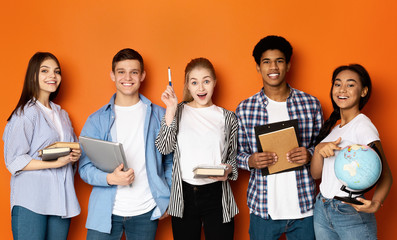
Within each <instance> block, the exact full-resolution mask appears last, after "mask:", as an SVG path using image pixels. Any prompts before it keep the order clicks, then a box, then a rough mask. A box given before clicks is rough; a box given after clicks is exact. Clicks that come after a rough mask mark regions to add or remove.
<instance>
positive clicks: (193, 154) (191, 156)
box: [178, 105, 225, 185]
mask: <svg viewBox="0 0 397 240" xmlns="http://www.w3.org/2000/svg"><path fill="white" fill-rule="evenodd" d="M178 146H179V151H180V165H181V170H182V179H183V181H186V182H188V183H190V184H193V185H204V184H208V183H213V182H215V180H212V179H209V178H200V179H196V178H193V176H194V175H193V168H194V167H196V166H197V165H200V164H209V165H219V164H221V160H222V159H221V158H222V151H223V148H224V146H225V120H224V116H223V110H222V108H220V107H217V106H215V105H212V106H210V107H205V108H193V107H190V106H188V105H185V106H184V108H183V112H182V117H181V120H180V122H179V132H178Z"/></svg>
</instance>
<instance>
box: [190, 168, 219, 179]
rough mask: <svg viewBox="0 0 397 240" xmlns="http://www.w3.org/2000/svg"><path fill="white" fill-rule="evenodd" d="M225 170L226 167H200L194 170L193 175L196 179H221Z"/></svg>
mask: <svg viewBox="0 0 397 240" xmlns="http://www.w3.org/2000/svg"><path fill="white" fill-rule="evenodd" d="M225 169H226V166H225V165H199V166H197V167H195V168H193V174H194V178H207V177H221V176H223V175H225Z"/></svg>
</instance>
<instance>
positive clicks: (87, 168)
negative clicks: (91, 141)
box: [79, 94, 172, 233]
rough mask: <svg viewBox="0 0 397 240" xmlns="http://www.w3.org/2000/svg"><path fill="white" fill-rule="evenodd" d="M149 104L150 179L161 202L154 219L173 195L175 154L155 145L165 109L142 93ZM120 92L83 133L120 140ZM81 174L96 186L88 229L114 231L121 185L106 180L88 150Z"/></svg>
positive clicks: (90, 119) (147, 144) (146, 135)
mask: <svg viewBox="0 0 397 240" xmlns="http://www.w3.org/2000/svg"><path fill="white" fill-rule="evenodd" d="M139 97H140V99H141V101H142V102H143V103H144V104H145V105H146V106H147V108H146V109H147V110H146V116H145V125H144V129H143V130H144V141H145V155H146V171H147V175H148V180H149V186H150V191H151V193H152V195H153V198H154V200H155V202H156V204H157V206H156V208H155V209H154V211H153V214H152V216H151V219H152V220H155V219H158V218H160V217H161V216H162V215H163V214H164V212H165V211H166V210H167V207H168V203H169V198H170V186H171V171H172V155H166V156H163V155H162V154H161V153H160V152H159V151H158V150H157V148H156V146H155V145H154V141H155V139H156V136H157V134H158V132H159V129H160V124H161V119H162V117H163V115H164V113H165V110H164V108H162V107H159V106H157V105H155V104H152V103H151V102H150V100H149V99H147V98H146V97H144V96H143V95H140V96H139ZM115 98H116V94H114V95H113V97H112V98H111V99H110V101H109V103H108V104H106V105H105V106H103V107H102V108H101V109H99V110H98V111H96V112H95V113H93V114H92V115H91V116H89V117H88V119H87V121H86V123H85V125H84V127H83V130H82V131H81V134H80V135H81V136H86V137H92V138H96V139H101V140H106V141H113V139H114V140H116V139H117V138H116V127H115V124H114V123H115V111H114V100H115ZM79 174H80V177H81V178H82V179H83V180H84V181H85V182H86V183H88V184H90V185H92V186H93V188H92V192H91V196H90V201H89V204H88V217H87V223H86V228H88V229H93V230H96V231H99V232H105V233H110V231H111V228H112V219H111V218H112V210H113V204H114V199H115V196H116V190H117V186H110V185H109V184H108V183H107V181H106V176H107V174H108V173H106V172H103V171H101V170H99V169H98V168H96V167H95V166H94V165H93V164H92V163H91V161H90V159H89V158H88V157H87V156H86V154H85V153H84V151H83V152H82V156H81V158H80V166H79Z"/></svg>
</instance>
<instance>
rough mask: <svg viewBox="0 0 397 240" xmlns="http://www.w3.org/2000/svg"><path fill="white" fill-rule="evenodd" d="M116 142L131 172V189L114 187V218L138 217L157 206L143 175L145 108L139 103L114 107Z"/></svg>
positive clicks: (144, 174)
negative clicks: (132, 174)
mask: <svg viewBox="0 0 397 240" xmlns="http://www.w3.org/2000/svg"><path fill="white" fill-rule="evenodd" d="M115 113H116V120H115V124H116V131H117V142H120V143H122V144H123V148H124V152H125V156H126V160H127V165H128V167H129V168H132V169H133V170H134V174H135V179H134V181H133V182H132V186H128V185H127V186H117V193H116V197H115V201H114V206H113V214H115V215H118V216H123V217H130V216H137V215H141V214H144V213H147V212H148V211H150V210H152V209H153V208H154V207H155V206H156V202H155V201H154V199H153V196H152V193H151V192H150V187H149V182H148V178H147V173H146V158H145V143H144V136H143V132H144V124H145V115H146V105H145V104H143V103H142V101H139V102H138V103H137V104H135V105H133V106H128V107H122V106H117V105H115Z"/></svg>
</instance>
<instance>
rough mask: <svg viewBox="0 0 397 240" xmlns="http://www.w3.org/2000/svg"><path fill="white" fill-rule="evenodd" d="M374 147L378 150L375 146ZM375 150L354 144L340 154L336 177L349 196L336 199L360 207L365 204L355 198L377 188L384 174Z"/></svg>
mask: <svg viewBox="0 0 397 240" xmlns="http://www.w3.org/2000/svg"><path fill="white" fill-rule="evenodd" d="M373 147H374V149H375V150H377V149H376V147H375V146H374V145H373ZM374 149H372V148H371V147H369V146H365V145H359V144H353V145H350V146H347V147H345V148H343V149H342V150H341V151H340V152H339V154H338V155H337V156H336V159H335V165H334V169H335V175H336V177H337V178H338V180H339V181H340V182H341V183H342V187H341V190H342V191H344V192H347V193H348V194H349V196H348V197H338V196H335V197H334V198H335V199H338V200H341V201H344V202H349V203H353V204H358V205H362V204H363V203H362V202H360V201H358V200H356V199H355V198H356V197H358V196H361V195H363V194H364V193H365V192H367V191H369V190H370V189H371V188H372V187H373V186H375V185H376V183H377V181H378V179H379V177H380V175H381V173H382V161H381V159H380V157H379V155H378V154H377V152H376V151H375V150H374ZM353 195H355V197H353Z"/></svg>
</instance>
